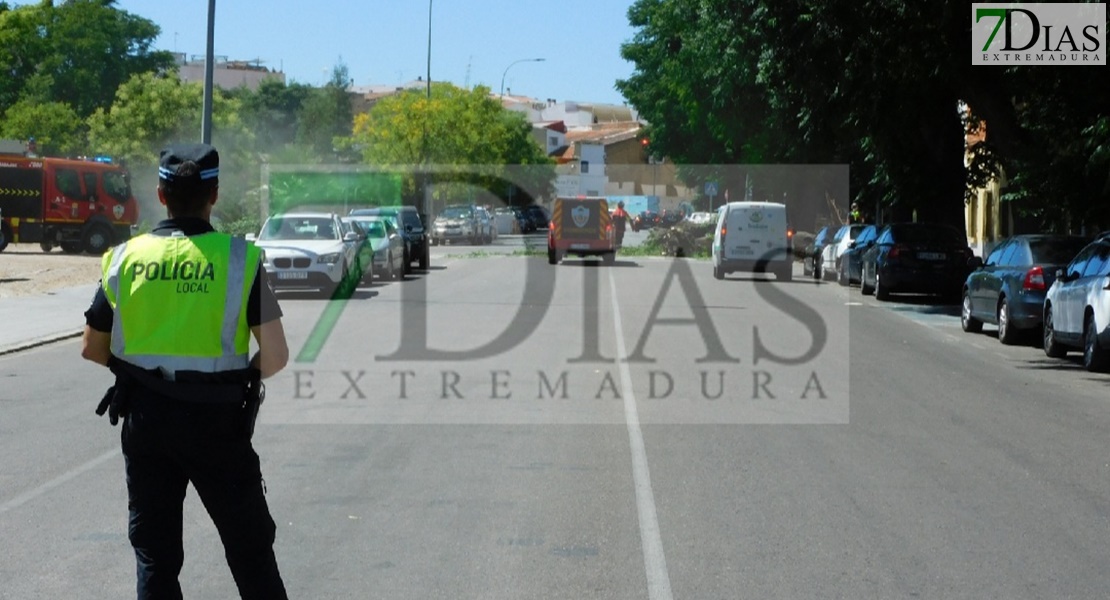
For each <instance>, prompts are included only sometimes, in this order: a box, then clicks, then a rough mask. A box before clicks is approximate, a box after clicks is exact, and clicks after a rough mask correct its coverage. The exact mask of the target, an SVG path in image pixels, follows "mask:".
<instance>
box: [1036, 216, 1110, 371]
mask: <svg viewBox="0 0 1110 600" xmlns="http://www.w3.org/2000/svg"><path fill="white" fill-rule="evenodd" d="M1071 348H1074V349H1081V350H1083V366H1084V367H1086V369H1087V370H1088V371H1106V370H1110V233H1106V234H1102V235H1101V236H1100V237H1099V238H1098V239H1097V240H1095V241H1094V242H1092V243H1091V244H1089V245H1088V246H1087V247H1086V248H1084V249H1083V250H1080V252H1079V254H1077V255H1076V256H1075V258H1074V259H1072V261H1071V263H1069V264H1068V266H1067V268H1065V269H1064V270H1063V271H1057V275H1056V281H1054V282H1053V283H1052V287H1050V288H1048V293H1047V294H1046V295H1045V299H1044V351H1045V354H1047V355H1049V356H1051V357H1053V358H1063V357H1064V355H1066V354H1067V352H1068V350H1069V349H1071Z"/></svg>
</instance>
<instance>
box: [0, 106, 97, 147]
mask: <svg viewBox="0 0 1110 600" xmlns="http://www.w3.org/2000/svg"><path fill="white" fill-rule="evenodd" d="M84 129H85V124H84V122H82V121H81V119H80V118H78V116H77V113H76V112H74V110H73V108H72V107H71V106H70V105H68V104H65V103H62V102H46V103H39V102H30V101H27V100H20V101H18V102H16V103H15V104H13V105H11V106H10V107H8V110H6V111H4V113H3V115H2V118H0V137H3V138H11V139H17V140H26V139H30V138H35V142H36V143H37V145H38V153H39V154H41V155H43V156H57V155H67V154H76V153H79V152H81V151H82V150H83V149H84V148H85V143H84V139H83V132H84Z"/></svg>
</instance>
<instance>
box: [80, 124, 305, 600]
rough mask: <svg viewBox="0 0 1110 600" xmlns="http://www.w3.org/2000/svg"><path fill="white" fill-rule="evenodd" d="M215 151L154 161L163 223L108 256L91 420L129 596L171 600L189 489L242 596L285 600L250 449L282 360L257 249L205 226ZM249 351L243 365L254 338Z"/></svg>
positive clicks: (96, 314) (96, 317)
mask: <svg viewBox="0 0 1110 600" xmlns="http://www.w3.org/2000/svg"><path fill="white" fill-rule="evenodd" d="M218 182H219V155H218V153H217V152H216V149H215V148H213V147H211V146H209V145H206V144H187V145H172V146H170V147H168V148H166V149H165V150H163V151H162V154H161V159H160V166H159V169H158V199H159V200H160V201H161V203H162V204H163V205H165V207H166V211H167V213H168V216H169V218H168V219H167V220H164V221H162V222H160V223H158V225H157V227H155V228H154V230H153V232H151V233H150V234H147V235H141V236H138V237H135V238H132V239H131V240H129V241H127V242H125V243H123V244H120V245H119V246H116V247H114V248H112V249H111V250H109V251H108V252H107V253H106V254H105V255H104V258H103V266H102V268H103V279H102V281H101V287H100V288H99V289H98V290H97V293H96V296H95V297H94V298H93V302H92V306H91V307H90V308H89V310H88V311H87V312H86V313H85V318H86V327H85V332H84V344H83V348H82V351H81V354H82V356H83V357H84V358H86V359H88V360H91V361H93V362H96V363H99V364H102V365H106V366H108V367H109V368H111V369H112V372H113V373H114V374H115V375H116V383H115V385H114V386H113V387H112V389H111V390H109V393H108V395H106V396H105V400H104V401H102V403H101V407H99V408H98V411H97V412H98V413H102V412H103V411H105V410H107V411H108V412H109V415H110V417H111V421H112V424H113V425H115V424H116V422H117V419H118V418H119V417H123V426H122V428H121V429H122V431H121V440H122V445H123V455H124V461H125V465H126V474H127V492H128V508H129V510H130V525H129V531H128V537H129V538H130V540H131V545H132V546H133V547H134V549H135V558H136V562H137V565H138V569H137V572H138V585H137V588H138V597H139V598H140V600H142V599H154V598H174V599H177V598H181V586H180V584H179V582H178V574H179V573H180V571H181V567H182V564H183V562H184V553H183V550H182V539H181V538H182V531H181V530H182V504H183V501H184V498H185V489H186V485H187V484H188V483H192V484H193V487H194V489H196V491H197V494H198V495H199V497H200V499H201V502H203V503H204V506H205V508H206V509H207V510H208V514H209V515H211V517H212V520H213V522H214V523H215V525H216V528H217V530H218V531H219V533H220V538H221V539H222V541H223V544H224V549H225V554H226V558H227V562H228V566H229V567H230V568H231V572H232V575H233V576H234V578H235V583H236V585H237V586H238V588H239V593H240V595H241V596H242V597H243V598H265V599H268V600H274V599H277V600H281V599H283V598H286V597H287V596H286V592H285V587H284V584H283V582H282V580H281V575H280V574H279V572H278V567H277V561H276V559H275V557H274V551H273V544H274V534H275V530H276V527H275V525H274V521H273V519H272V518H271V516H270V512H269V508H268V507H267V504H266V498H265V495H264V494H265V489H264V483H263V481H262V474H261V471H260V467H259V458H258V455H257V454H256V453H255V451H254V448H253V446H252V445H251V433H252V432H253V428H254V417H255V415H256V414H257V412H256V411H257V408H258V404H259V403H260V402H261V395H260V394H259V393H258V391H259V388H260V386H259V385H258V383H259V380H260V379H262V378H266V377H269V376H271V375H273V374H274V373H276V372H278V371H280V370H281V369H282V368H283V367H284V366H285V364H286V362H287V361H288V356H289V350H288V346H287V344H286V341H285V332H284V330H283V328H282V324H281V315H282V313H281V309H280V308H279V306H278V303H277V300H276V299H275V297H274V294H273V291H272V290H271V288H270V286H269V284H268V283H267V281H266V279H265V272H264V271H263V269H262V265H261V261H260V253H259V250H258V249H257V248H255V247H254V245H253V244H251V243H249V242H247V241H246V240H244V239H242V238H235V237H232V236H230V235H226V234H222V233H217V232H216V231H215V230H214V229H213V228H212V226H211V224H210V223H209V218H210V216H211V212H212V207H213V205H214V204H215V203H216V199H217V195H218V187H219V185H218ZM252 334H253V337H254V338H255V340H256V341H257V343H258V347H259V351H258V352H257V353H256V354H255V355H254V356H253V357H249V356H248V355H249V353H250V338H251V336H252Z"/></svg>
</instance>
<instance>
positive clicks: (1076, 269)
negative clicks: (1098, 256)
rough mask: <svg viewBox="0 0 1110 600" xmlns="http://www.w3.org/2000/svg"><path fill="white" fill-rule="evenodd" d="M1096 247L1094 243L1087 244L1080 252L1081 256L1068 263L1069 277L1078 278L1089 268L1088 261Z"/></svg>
mask: <svg viewBox="0 0 1110 600" xmlns="http://www.w3.org/2000/svg"><path fill="white" fill-rule="evenodd" d="M1095 248H1096V247H1095V246H1094V245H1093V244H1092V245H1090V246H1087V247H1086V248H1084V249H1083V251H1082V252H1080V253H1079V256H1076V257H1075V259H1074V260H1072V261H1071V264H1069V265H1068V277H1069V278H1070V279H1078V278H1079V277H1080V276H1082V275H1083V271H1084V270H1085V269H1086V268H1087V262H1088V261H1089V260H1090V259H1091V257H1092V256H1094V254H1095Z"/></svg>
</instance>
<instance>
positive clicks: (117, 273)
mask: <svg viewBox="0 0 1110 600" xmlns="http://www.w3.org/2000/svg"><path fill="white" fill-rule="evenodd" d="M259 258H260V252H259V250H258V248H257V247H256V246H255V245H254V244H253V243H251V242H248V241H246V240H245V239H243V238H239V237H233V236H230V235H227V234H223V233H216V232H211V233H204V234H201V235H194V236H185V235H183V234H180V233H179V232H175V233H174V234H173V235H171V236H156V235H149V234H147V235H141V236H138V237H135V238H133V239H131V240H128V241H127V242H124V243H123V244H120V245H119V246H116V247H114V248H112V249H111V250H109V251H108V252H107V253H106V254H105V255H104V258H103V260H102V264H101V269H102V273H103V277H102V279H101V281H102V284H101V285H102V286H103V288H104V293H105V295H106V296H107V298H108V303H109V304H110V305H111V307H112V312H113V321H112V345H111V348H112V354H113V355H115V356H116V357H117V358H119V359H121V360H124V361H127V362H129V363H131V364H133V365H136V366H138V367H142V368H144V369H160V370H161V371H162V372H163V374H165V375H166V376H167V378H169V379H173V374H174V373H175V372H177V371H200V372H203V373H218V372H221V371H231V370H236V369H245V368H246V367H247V366H248V363H249V356H248V354H249V352H250V327H249V325H248V323H247V301H248V298H249V297H250V290H251V287H252V286H253V285H254V278H255V276H256V275H257V273H258V265H259Z"/></svg>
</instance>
